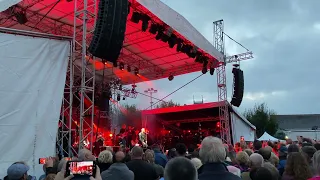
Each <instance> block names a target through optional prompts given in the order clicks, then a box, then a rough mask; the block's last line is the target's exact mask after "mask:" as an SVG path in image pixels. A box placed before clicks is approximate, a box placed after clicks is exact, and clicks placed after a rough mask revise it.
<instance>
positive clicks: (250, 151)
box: [244, 149, 253, 156]
mask: <svg viewBox="0 0 320 180" xmlns="http://www.w3.org/2000/svg"><path fill="white" fill-rule="evenodd" d="M244 152H246V153H247V154H248V156H251V154H252V153H253V152H252V150H251V149H245V150H244Z"/></svg>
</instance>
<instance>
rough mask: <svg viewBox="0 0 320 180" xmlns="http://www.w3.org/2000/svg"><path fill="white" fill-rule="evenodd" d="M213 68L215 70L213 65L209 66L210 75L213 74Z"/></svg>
mask: <svg viewBox="0 0 320 180" xmlns="http://www.w3.org/2000/svg"><path fill="white" fill-rule="evenodd" d="M214 70H215V68H214V67H210V75H211V76H213V74H214Z"/></svg>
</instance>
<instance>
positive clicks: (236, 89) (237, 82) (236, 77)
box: [231, 68, 244, 107]
mask: <svg viewBox="0 0 320 180" xmlns="http://www.w3.org/2000/svg"><path fill="white" fill-rule="evenodd" d="M232 73H233V97H232V100H231V104H232V105H234V106H236V107H239V106H240V105H241V102H242V99H243V92H244V75H243V71H242V70H241V69H238V68H233V69H232Z"/></svg>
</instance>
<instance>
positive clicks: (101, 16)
mask: <svg viewBox="0 0 320 180" xmlns="http://www.w3.org/2000/svg"><path fill="white" fill-rule="evenodd" d="M128 3H129V2H128V0H100V2H99V11H98V15H97V21H96V27H95V30H94V36H93V38H92V41H91V43H90V46H89V49H88V50H89V52H90V53H91V54H92V55H93V56H95V57H98V58H101V59H104V60H107V61H110V62H116V61H117V59H118V57H119V56H120V51H121V49H122V46H123V41H124V37H125V32H126V24H127V17H128V8H129V6H128Z"/></svg>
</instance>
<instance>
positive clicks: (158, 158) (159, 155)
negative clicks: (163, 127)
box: [152, 145, 168, 168]
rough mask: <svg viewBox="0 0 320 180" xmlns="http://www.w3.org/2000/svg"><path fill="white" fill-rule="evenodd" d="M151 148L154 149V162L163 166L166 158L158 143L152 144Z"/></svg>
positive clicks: (166, 160)
mask: <svg viewBox="0 0 320 180" xmlns="http://www.w3.org/2000/svg"><path fill="white" fill-rule="evenodd" d="M152 149H153V151H154V157H155V163H156V164H159V165H160V166H162V167H163V168H164V167H165V166H166V164H167V162H168V158H167V157H166V155H164V154H163V152H161V150H160V147H159V146H158V145H154V146H152Z"/></svg>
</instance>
